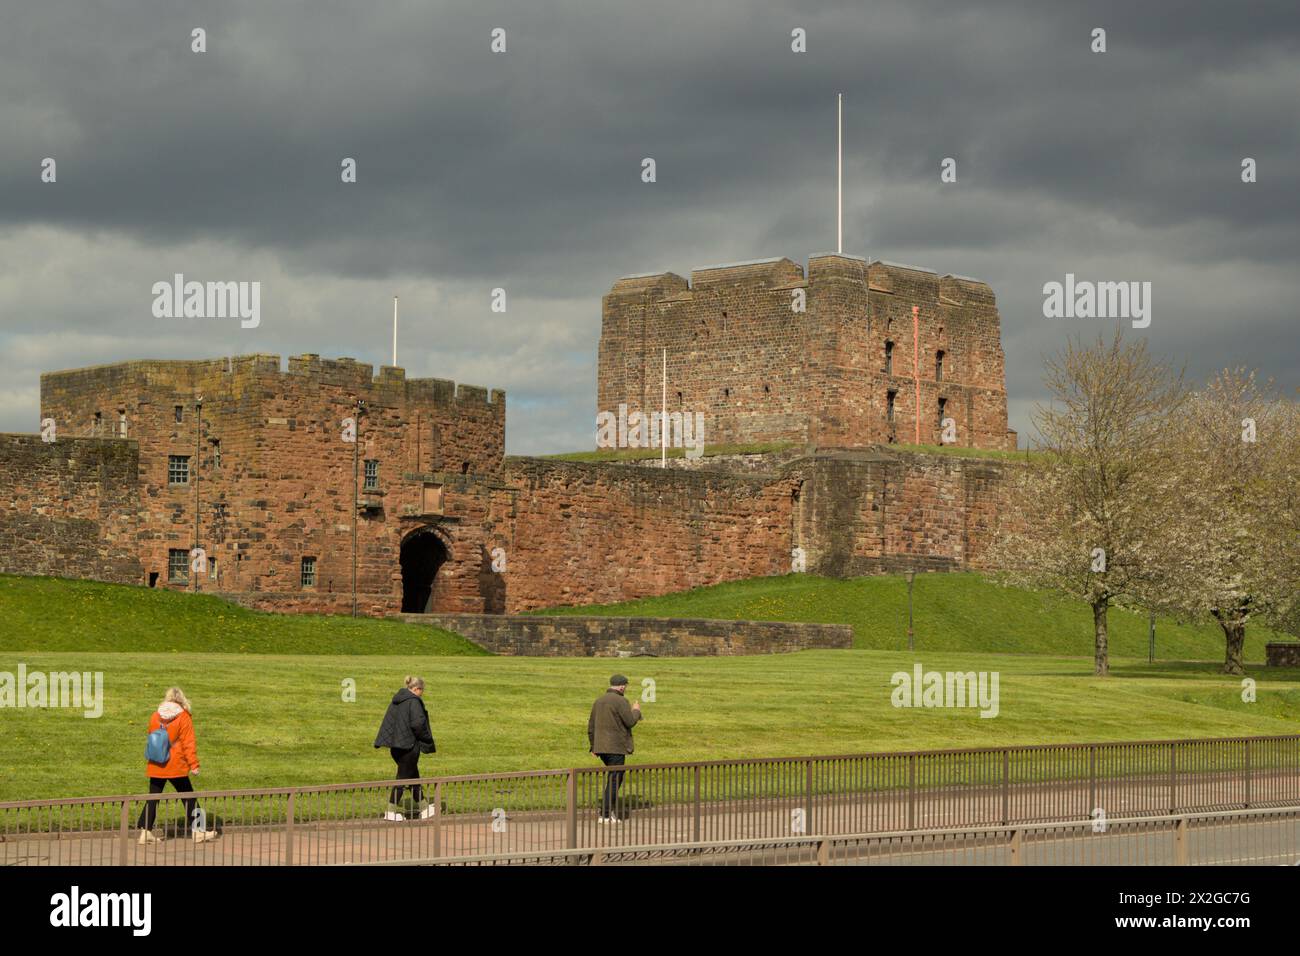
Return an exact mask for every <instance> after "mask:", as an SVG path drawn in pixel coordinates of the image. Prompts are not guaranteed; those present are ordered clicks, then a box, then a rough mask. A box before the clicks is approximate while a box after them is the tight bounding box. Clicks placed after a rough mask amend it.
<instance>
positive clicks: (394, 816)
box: [384, 810, 406, 823]
mask: <svg viewBox="0 0 1300 956" xmlns="http://www.w3.org/2000/svg"><path fill="white" fill-rule="evenodd" d="M384 819H385V820H392V821H393V822H395V823H400V822H401V821H403V820H405V819H406V817H404V816H402V815H401V814H400V813H398V812H397V811H396V810H389V811H388V812H387V813H385V814H384Z"/></svg>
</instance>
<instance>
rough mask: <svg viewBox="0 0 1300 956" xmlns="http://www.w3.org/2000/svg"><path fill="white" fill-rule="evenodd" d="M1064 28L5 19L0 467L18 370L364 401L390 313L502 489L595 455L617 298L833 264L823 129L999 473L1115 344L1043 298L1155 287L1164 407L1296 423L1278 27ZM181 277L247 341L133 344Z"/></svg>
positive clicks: (1296, 64) (829, 165)
mask: <svg viewBox="0 0 1300 956" xmlns="http://www.w3.org/2000/svg"><path fill="white" fill-rule="evenodd" d="M1070 6H1071V7H1072V9H1071V10H1069V11H1067V10H1064V9H1058V7H1062V8H1063V7H1065V5H1064V4H1057V3H1043V2H1041V0H1026V2H1011V0H1007V2H998V0H979V2H966V3H955V2H954V3H938V2H927V0H901V2H873V3H863V2H844V3H820V4H819V3H797V2H779V0H758V2H746V3H742V2H738V0H733V2H728V3H721V2H710V0H689V2H677V0H659V2H655V3H643V2H639V3H632V2H619V0H612V2H611V0H603V2H600V3H594V2H591V0H585V2H547V0H537V2H533V3H527V4H523V3H515V4H502V3H494V2H484V0H472V2H470V0H466V2H461V3H450V4H448V3H437V2H417V0H371V2H364V3H363V2H360V0H353V2H347V3H344V2H341V0H274V2H270V0H249V2H245V0H220V2H216V0H211V2H192V0H136V2H131V0H119V2H113V3H98V4H86V3H84V2H67V0H41V2H39V3H35V2H32V3H21V4H20V3H17V2H9V0H5V6H4V8H3V10H2V11H0V131H2V132H0V431H28V432H30V431H35V430H36V429H37V427H38V417H39V410H38V398H39V375H40V372H41V371H44V370H51V369H61V368H71V367H76V366H81V365H90V364H98V363H103V362H112V361H120V360H126V359H135V358H187V357H195V358H198V357H215V356H219V355H226V354H231V353H235V354H239V353H251V352H271V353H278V354H280V355H282V356H288V355H292V354H298V353H302V352H318V353H321V354H322V355H325V356H341V355H348V356H353V357H355V358H358V359H360V360H362V361H367V362H372V363H374V364H375V365H376V366H378V365H379V364H381V363H387V362H388V361H389V360H390V349H391V342H390V336H391V328H390V323H391V297H392V296H393V295H394V294H396V295H399V296H400V297H401V328H402V332H401V343H400V352H399V364H401V365H403V366H405V367H406V369H407V372H408V375H411V376H430V375H431V376H437V377H443V378H453V379H455V380H456V381H459V382H465V383H471V384H477V385H485V386H488V387H492V388H504V389H506V391H507V393H508V396H509V397H508V404H507V409H508V427H507V447H508V450H509V451H511V452H514V453H521V454H527V453H533V452H556V451H569V450H575V449H584V448H590V447H593V445H594V438H593V421H594V418H593V416H594V413H595V390H596V347H597V341H598V337H599V333H600V297H601V295H602V294H604V293H605V292H606V291H608V289H609V287H610V285H611V283H612V282H613V280H614V279H615V278H617V277H618V276H621V275H626V274H631V273H640V272H649V271H660V270H671V271H674V272H678V273H681V274H683V275H689V273H690V270H691V269H692V268H698V267H700V266H703V265H708V264H713V263H720V262H729V261H736V260H742V259H754V258H763V257H768V256H781V255H784V256H789V257H790V258H792V259H795V260H796V261H799V262H802V263H805V264H806V262H807V259H808V257H809V256H810V255H812V254H816V253H821V252H826V251H829V250H833V249H834V245H835V178H834V177H835V94H836V92H843V93H844V100H845V105H844V111H845V118H844V125H845V170H844V188H845V210H844V249H845V252H847V253H852V254H856V255H868V256H871V257H873V258H883V259H890V260H895V261H902V262H907V263H914V264H917V265H922V266H925V267H928V268H931V269H934V270H937V271H938V272H940V273H945V272H952V273H958V274H963V275H970V276H976V277H978V278H981V279H983V280H985V281H987V282H988V283H989V284H990V285H991V286H992V288H993V291H994V293H995V294H996V296H997V299H998V306H999V309H1000V311H1001V315H1002V337H1003V345H1004V348H1005V350H1006V356H1007V390H1008V393H1009V398H1010V406H1011V418H1012V421H1011V424H1012V427H1015V428H1017V429H1019V430H1020V431H1021V433H1022V435H1024V434H1025V433H1026V432H1027V430H1028V427H1029V425H1028V423H1029V411H1030V409H1031V408H1032V406H1033V404H1034V403H1035V402H1036V401H1040V400H1042V398H1043V397H1044V396H1043V392H1042V386H1041V382H1040V374H1041V373H1040V366H1041V358H1042V356H1043V355H1044V354H1046V353H1048V352H1051V351H1054V350H1055V349H1056V348H1058V347H1059V346H1060V345H1061V344H1063V343H1064V341H1065V339H1066V336H1067V335H1069V334H1071V333H1079V332H1082V333H1084V334H1088V335H1095V334H1096V333H1097V332H1099V331H1102V330H1103V329H1105V328H1109V327H1110V326H1109V325H1108V324H1107V323H1105V322H1101V321H1099V320H1095V319H1094V320H1085V319H1074V320H1070V319H1047V318H1044V316H1043V291H1042V290H1043V284H1044V283H1045V282H1049V281H1053V280H1055V281H1061V280H1063V278H1064V276H1065V274H1066V273H1074V274H1075V275H1076V276H1077V277H1078V278H1080V279H1089V280H1094V281H1120V280H1126V281H1148V282H1151V283H1152V321H1151V325H1150V327H1149V328H1147V329H1145V330H1143V331H1136V332H1131V334H1134V335H1143V336H1145V337H1146V338H1147V339H1149V341H1150V343H1151V346H1152V348H1153V349H1154V350H1155V351H1156V353H1158V354H1159V355H1160V356H1162V357H1163V358H1166V359H1168V360H1169V361H1171V362H1173V363H1176V364H1179V365H1181V364H1183V363H1186V364H1187V366H1188V369H1189V372H1190V373H1191V374H1192V376H1193V377H1195V378H1198V379H1203V378H1204V377H1205V376H1206V375H1207V374H1208V373H1210V372H1211V371H1213V370H1215V369H1218V368H1222V367H1223V366H1225V365H1238V364H1241V365H1248V366H1251V367H1257V368H1259V369H1260V370H1261V371H1262V372H1263V373H1264V374H1265V375H1266V376H1271V377H1273V378H1274V379H1276V380H1277V381H1278V383H1279V385H1281V386H1282V387H1283V388H1284V389H1285V390H1286V391H1287V392H1289V393H1292V394H1294V390H1295V388H1296V386H1297V385H1298V384H1300V346H1298V345H1297V335H1296V329H1297V322H1296V288H1295V287H1296V273H1297V271H1298V270H1297V254H1298V253H1300V216H1297V212H1298V211H1300V209H1298V207H1300V188H1297V187H1298V182H1297V179H1298V176H1297V173H1298V166H1297V161H1298V159H1300V149H1297V146H1298V145H1300V144H1298V142H1297V139H1298V136H1297V129H1298V126H1300V120H1298V117H1300V110H1298V108H1297V91H1300V56H1298V54H1300V5H1297V4H1296V3H1295V2H1294V0H1287V2H1276V3H1251V2H1234V3H1224V2H1222V0H1216V2H1197V3H1191V2H1178V3H1174V2H1142V3H1134V2H1133V0H1122V2H1091V3H1077V4H1072V5H1070ZM196 27H202V28H204V29H205V30H206V33H207V51H206V52H203V53H196V52H193V51H192V50H191V43H192V41H191V31H192V30H193V29H194V28H196ZM497 27H500V28H502V29H504V30H505V31H506V52H505V53H499V54H498V53H493V52H491V49H490V42H491V35H490V34H491V31H492V30H493V28H497ZM797 27H801V28H803V29H804V30H806V31H807V52H806V53H795V52H792V51H791V31H792V30H794V29H795V28H797ZM1096 27H1101V28H1104V29H1105V30H1106V44H1107V52H1105V53H1093V52H1092V51H1091V49H1090V47H1091V45H1092V36H1091V34H1092V30H1093V29H1094V28H1096ZM46 157H53V158H54V159H55V161H56V163H57V182H55V183H52V184H51V183H43V182H42V181H41V165H42V161H43V160H44V159H45V158H46ZM344 157H354V158H355V159H356V161H357V182H356V183H355V184H343V183H342V182H341V179H340V163H341V161H342V160H343V158H344ZM644 157H653V158H654V159H655V161H656V164H657V180H658V181H657V182H655V183H653V184H646V183H643V182H642V181H641V161H642V159H643V158H644ZM945 157H953V158H954V159H956V161H957V182H956V183H947V184H945V183H941V182H940V164H941V161H942V160H943V159H944V158H945ZM1245 157H1252V158H1254V159H1255V160H1256V161H1257V164H1258V182H1256V183H1253V184H1244V183H1243V182H1242V181H1241V163H1242V160H1243V158H1245ZM177 272H180V273H184V274H185V276H186V277H187V279H194V280H198V281H208V280H231V281H241V280H242V281H258V282H260V283H261V286H262V303H261V325H260V326H259V327H258V328H256V329H241V328H240V327H239V323H238V321H237V320H232V319H189V320H185V319H158V318H155V317H154V316H153V314H152V311H151V306H152V304H153V294H152V292H151V287H152V285H153V284H154V283H155V282H158V281H160V280H170V278H171V277H172V275H173V274H174V273H177ZM494 287H503V288H504V289H505V290H506V292H507V296H508V311H507V312H506V314H504V315H501V314H494V313H492V312H491V311H490V308H489V306H490V296H491V290H492V289H493V288H494Z"/></svg>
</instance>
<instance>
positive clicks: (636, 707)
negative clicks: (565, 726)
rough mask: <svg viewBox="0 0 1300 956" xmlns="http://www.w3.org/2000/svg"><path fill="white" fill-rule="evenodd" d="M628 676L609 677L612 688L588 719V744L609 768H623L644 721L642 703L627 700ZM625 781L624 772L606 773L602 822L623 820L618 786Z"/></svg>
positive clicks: (600, 698) (594, 754) (592, 706)
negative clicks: (617, 812) (634, 733)
mask: <svg viewBox="0 0 1300 956" xmlns="http://www.w3.org/2000/svg"><path fill="white" fill-rule="evenodd" d="M626 693H627V678H626V677H624V676H623V675H622V674H615V675H614V676H613V677H611V678H610V679H609V690H607V691H605V693H604V694H602V695H601V696H600V697H598V698H596V702H595V703H594V704H592V705H591V716H590V717H588V718H587V743H588V745H589V746H590V749H591V754H592V756H593V757H599V758H600V759H601V762H602V763H604V765H605V766H606V767H612V766H616V767H621V766H623V765H624V764H625V763H627V755H628V754H630V753H631V752H632V728H633V727H635V726H636V725H637V723H638V722H639V721H640V720H641V702H640V701H639V700H634V701H633V702H632V703H631V704H629V703H628V702H627V697H626V696H624V695H625V694H626ZM622 783H623V773H622V771H611V772H610V773H607V774H605V793H604V795H603V796H602V797H601V801H600V822H601V823H619V822H621V821H620V820H619V818H618V817H617V816H616V815H615V813H614V810H615V808H616V806H617V803H618V788H619V787H620V786H621V785H622Z"/></svg>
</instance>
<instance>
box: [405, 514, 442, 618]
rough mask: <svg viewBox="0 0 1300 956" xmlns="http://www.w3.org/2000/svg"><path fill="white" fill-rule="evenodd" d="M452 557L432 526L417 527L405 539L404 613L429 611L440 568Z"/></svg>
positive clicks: (424, 612)
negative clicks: (418, 529) (426, 527)
mask: <svg viewBox="0 0 1300 956" xmlns="http://www.w3.org/2000/svg"><path fill="white" fill-rule="evenodd" d="M448 557H450V555H448V553H447V546H446V545H445V544H443V543H442V539H441V538H439V537H438V536H437V535H436V534H434V533H433V532H432V531H431V530H428V529H425V530H422V531H416V532H415V533H413V534H411V535H410V536H409V537H408V538H407V539H406V540H405V541H403V542H402V557H401V562H402V613H404V614H427V613H428V612H429V611H430V610H431V605H432V603H433V584H434V579H435V578H436V577H437V576H438V569H439V568H441V567H442V565H443V562H445V561H446V560H447V558H448Z"/></svg>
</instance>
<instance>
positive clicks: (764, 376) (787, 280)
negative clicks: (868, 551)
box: [597, 255, 1016, 449]
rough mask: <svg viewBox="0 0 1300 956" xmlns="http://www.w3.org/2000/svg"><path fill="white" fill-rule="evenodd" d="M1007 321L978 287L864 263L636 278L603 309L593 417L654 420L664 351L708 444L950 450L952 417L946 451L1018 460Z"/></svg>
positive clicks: (672, 389) (681, 403)
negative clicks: (999, 453) (993, 452)
mask: <svg viewBox="0 0 1300 956" xmlns="http://www.w3.org/2000/svg"><path fill="white" fill-rule="evenodd" d="M913 306H915V307H917V310H918V311H917V320H916V322H915V328H916V329H917V331H918V333H919V334H916V335H914V332H913V329H914V322H913V313H912V308H913ZM1000 326H1001V320H1000V318H999V315H998V311H997V305H996V301H995V299H994V296H993V292H992V290H991V289H990V288H989V287H988V286H987V285H986V284H985V283H983V282H980V281H979V280H976V279H969V278H965V277H963V276H953V275H944V276H940V275H938V274H937V273H935V272H932V271H930V270H927V269H920V268H917V267H914V266H906V265H901V264H898V263H890V262H882V261H871V262H867V261H866V260H864V259H860V258H857V257H854V256H844V255H822V256H814V257H813V258H811V259H810V260H809V262H808V269H807V272H806V274H805V271H804V269H803V267H802V266H800V265H799V264H798V263H796V262H794V261H792V260H790V259H786V258H777V259H763V260H757V261H753V262H741V263H733V264H730V265H722V266H711V267H707V268H703V269H696V270H694V271H693V272H692V273H691V279H690V281H689V282H688V281H687V280H686V279H684V278H682V277H681V276H678V275H675V274H673V273H660V274H648V275H640V276H629V277H626V278H623V279H619V280H618V281H617V282H615V283H614V286H613V288H612V289H611V290H610V292H609V294H608V295H606V296H605V298H604V300H603V309H602V317H601V337H600V354H599V362H598V373H597V374H598V381H597V412H598V413H599V412H602V411H608V412H616V411H617V409H618V407H619V406H620V405H623V404H625V405H626V406H627V408H628V410H629V414H630V413H631V411H633V410H636V411H642V412H645V413H647V414H649V413H651V412H654V411H658V410H659V408H660V403H661V401H662V397H661V388H662V385H661V376H662V355H663V350H664V349H667V393H668V394H667V404H668V409H667V410H668V412H669V413H670V414H672V413H673V412H681V413H683V414H686V413H693V412H702V413H703V415H704V421H705V429H706V434H705V442H706V444H714V445H716V444H722V443H725V444H741V445H753V444H759V443H768V442H795V443H799V444H805V445H815V446H819V447H823V448H833V447H844V448H853V447H864V446H867V445H872V444H885V443H899V444H909V443H913V442H914V441H915V439H916V438H917V435H918V431H919V438H920V443H921V444H940V443H941V440H942V438H943V437H944V436H943V432H944V428H943V425H942V421H943V419H951V426H950V428H949V435H950V436H951V437H952V438H953V440H952V441H950V442H947V443H948V444H954V445H957V446H961V447H968V448H991V449H1014V448H1015V447H1016V435H1015V432H1013V431H1010V430H1008V428H1007V402H1006V373H1005V367H1004V358H1003V352H1002V343H1001V327H1000ZM918 398H919V404H918ZM918 424H919V429H918Z"/></svg>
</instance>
